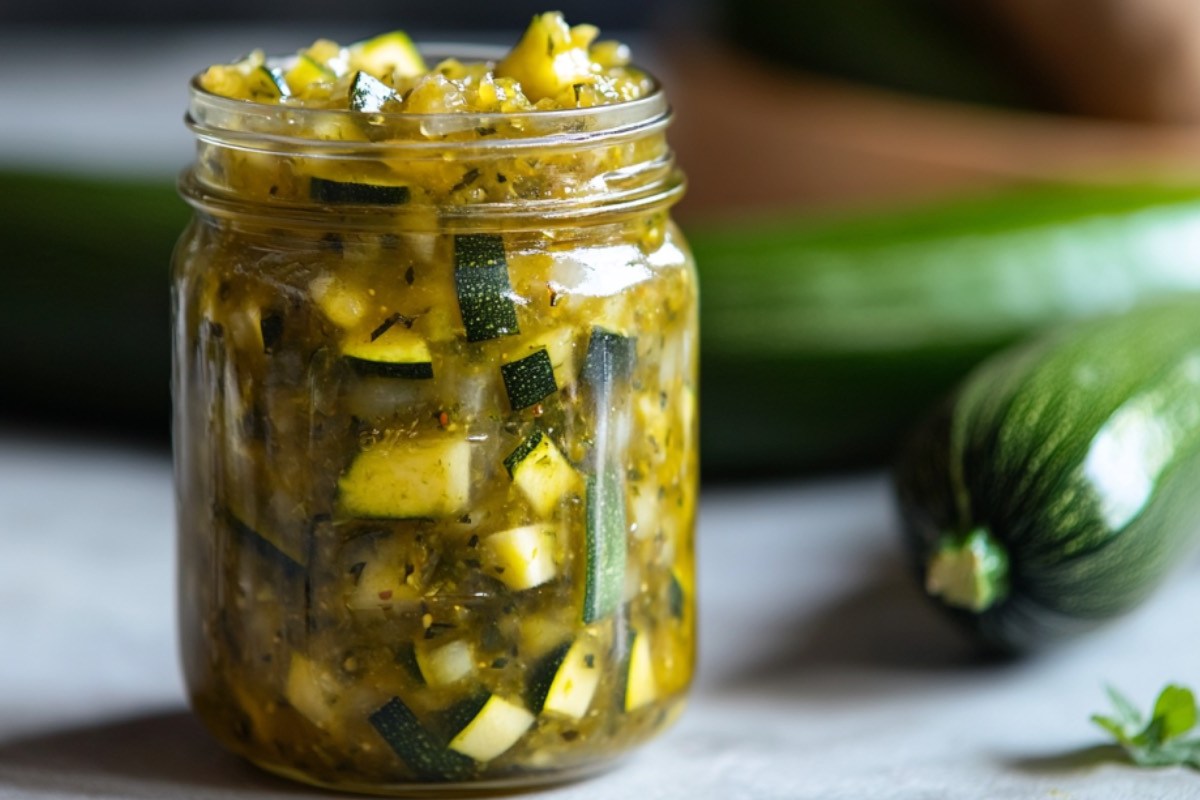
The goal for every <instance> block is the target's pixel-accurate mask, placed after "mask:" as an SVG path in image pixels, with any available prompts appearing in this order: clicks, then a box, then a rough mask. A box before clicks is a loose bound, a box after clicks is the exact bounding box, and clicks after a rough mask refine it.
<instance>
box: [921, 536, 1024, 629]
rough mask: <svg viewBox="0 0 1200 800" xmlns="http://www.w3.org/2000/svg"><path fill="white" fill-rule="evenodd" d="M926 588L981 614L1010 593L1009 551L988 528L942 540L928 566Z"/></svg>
mask: <svg viewBox="0 0 1200 800" xmlns="http://www.w3.org/2000/svg"><path fill="white" fill-rule="evenodd" d="M925 591H926V592H928V593H929V594H930V595H931V596H933V597H937V598H939V599H940V600H941V601H942V602H943V603H945V604H946V605H949V606H953V607H955V608H961V609H965V610H967V611H971V612H973V613H976V614H979V613H982V612H984V611H987V610H988V609H989V608H991V607H992V606H994V605H995V604H996V603H998V602H1000V601H1001V600H1003V599H1004V598H1005V597H1006V596H1007V595H1008V552H1007V551H1006V550H1005V549H1004V545H1002V544H1001V543H1000V542H999V541H998V540H997V539H996V537H994V536H993V535H992V534H991V533H990V532H989V531H988V530H987V529H986V528H975V529H974V530H972V531H970V532H969V533H967V534H965V535H950V536H946V537H944V538H943V539H942V541H941V542H940V543H939V544H938V547H937V549H936V550H935V551H934V553H933V555H932V556H931V557H930V558H929V561H928V562H927V563H926V565H925Z"/></svg>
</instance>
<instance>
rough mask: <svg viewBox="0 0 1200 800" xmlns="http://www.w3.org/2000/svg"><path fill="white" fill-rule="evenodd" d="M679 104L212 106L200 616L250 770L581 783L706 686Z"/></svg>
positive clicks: (232, 731)
mask: <svg viewBox="0 0 1200 800" xmlns="http://www.w3.org/2000/svg"><path fill="white" fill-rule="evenodd" d="M669 120H670V110H669V107H668V105H667V100H666V98H665V97H664V95H663V92H662V91H661V89H655V90H654V91H653V92H651V93H650V94H649V96H646V97H644V98H642V99H639V100H635V101H628V102H623V103H617V104H613V105H607V106H598V107H592V108H584V109H572V110H560V111H535V112H528V113H521V114H471V113H445V114H433V115H412V114H403V113H390V114H374V115H369V114H363V113H357V112H349V111H329V110H314V109H304V108H296V107H287V106H281V105H268V104H261V103H255V102H247V101H241V100H231V99H227V98H223V97H219V96H216V95H213V94H210V93H207V92H206V91H204V90H203V89H201V88H200V87H199V85H198V83H197V82H195V81H194V82H193V84H192V88H191V95H190V105H189V112H188V116H187V122H188V125H189V126H190V128H191V130H192V131H193V132H194V133H195V136H196V142H197V149H196V159H195V162H194V164H193V165H192V166H191V167H190V168H189V169H188V170H187V171H186V172H185V174H184V175H183V177H182V178H181V183H180V187H181V192H182V194H183V197H184V198H185V199H186V200H187V202H188V203H190V204H191V205H192V207H193V208H194V209H195V216H194V219H193V221H192V223H191V225H190V226H189V228H188V230H187V231H186V232H185V233H184V235H183V238H182V240H181V241H180V243H179V246H178V248H177V251H176V255H175V262H174V275H173V306H174V332H173V335H174V375H173V389H174V403H175V417H174V419H175V422H174V443H175V476H176V492H177V498H178V535H179V543H178V552H179V593H180V597H179V611H180V630H181V644H182V655H183V665H184V671H185V674H186V682H187V686H188V690H189V694H190V698H191V702H192V705H193V707H194V709H195V711H196V713H197V714H198V715H199V717H200V718H201V719H202V720H203V722H204V723H205V724H206V726H207V727H208V728H209V729H210V730H211V731H212V733H213V734H214V735H215V736H216V737H217V738H218V739H219V740H220V741H221V742H222V743H223V744H224V745H225V746H226V747H228V748H229V749H230V750H232V751H234V752H235V753H238V754H240V755H242V756H244V757H246V758H247V759H249V760H251V761H252V762H254V763H256V764H258V765H259V766H261V767H263V768H265V769H268V770H270V771H272V772H275V773H278V774H281V775H285V776H288V777H291V778H295V779H298V780H301V781H304V782H307V783H311V784H317V785H321V786H326V787H332V788H337V789H346V790H356V791H364V792H373V793H396V794H404V793H418V792H419V793H429V792H431V791H436V790H438V789H459V790H461V789H462V788H463V786H464V785H469V786H470V787H471V788H484V787H493V788H507V787H520V786H527V785H534V784H541V783H548V782H557V781H561V780H565V779H570V778H573V777H577V776H580V775H583V774H587V773H590V772H592V771H595V770H597V769H600V768H602V767H604V766H606V765H608V764H610V763H611V762H612V761H613V760H614V759H615V758H616V757H618V756H620V755H621V754H623V753H626V752H628V751H629V750H630V749H631V748H633V747H635V746H636V745H638V744H639V743H641V742H643V741H646V740H647V739H648V738H650V737H651V736H653V735H654V734H656V733H657V732H659V731H661V730H662V729H663V728H664V727H665V726H667V725H668V724H669V723H670V722H671V721H672V720H673V719H674V718H675V717H676V715H677V713H678V712H679V711H680V710H681V708H682V705H683V702H684V696H685V694H686V691H687V688H688V684H689V682H690V681H691V677H692V671H693V664H694V657H695V638H694V636H695V611H694V609H695V606H694V602H693V598H694V583H693V563H694V555H693V554H694V550H693V528H694V518H695V511H696V499H697V450H696V441H697V437H696V430H697V416H696V363H697V359H696V355H697V354H696V346H697V345H696V342H697V339H696V324H697V323H696V310H697V296H696V291H697V287H696V274H695V270H694V265H693V263H692V259H691V256H690V254H689V252H688V248H687V245H686V244H685V242H684V240H683V238H682V236H681V235H680V232H679V230H678V229H677V228H676V226H675V225H674V224H673V223H672V221H671V219H670V217H669V210H670V208H671V206H672V204H673V203H675V202H676V200H678V199H679V197H680V194H681V193H682V191H683V185H684V182H683V178H682V176H681V174H680V172H679V171H678V169H677V168H676V166H675V164H674V161H673V158H672V155H671V150H670V148H669V147H668V145H667V140H666V136H665V131H666V128H667V124H668V122H669Z"/></svg>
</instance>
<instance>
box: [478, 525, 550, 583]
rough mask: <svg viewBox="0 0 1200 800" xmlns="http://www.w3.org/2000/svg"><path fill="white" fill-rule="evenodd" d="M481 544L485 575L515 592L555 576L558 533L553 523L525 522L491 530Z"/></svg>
mask: <svg viewBox="0 0 1200 800" xmlns="http://www.w3.org/2000/svg"><path fill="white" fill-rule="evenodd" d="M480 547H481V549H482V551H483V556H484V564H485V566H486V569H487V572H488V574H489V575H494V576H495V577H497V578H499V579H500V580H501V581H503V582H504V584H505V585H507V586H508V587H509V588H510V589H513V590H514V591H518V592H519V591H521V590H523V589H532V588H533V587H535V586H541V585H542V584H543V583H546V582H547V581H550V580H553V579H554V578H555V576H557V575H558V565H557V564H556V563H555V561H554V554H555V550H557V548H558V533H557V531H556V530H555V529H554V527H553V526H550V525H525V526H523V527H520V528H512V529H511V530H507V531H500V532H499V533H493V534H492V535H490V536H488V537H487V538H485V539H484V540H483V542H482V544H481V545H480Z"/></svg>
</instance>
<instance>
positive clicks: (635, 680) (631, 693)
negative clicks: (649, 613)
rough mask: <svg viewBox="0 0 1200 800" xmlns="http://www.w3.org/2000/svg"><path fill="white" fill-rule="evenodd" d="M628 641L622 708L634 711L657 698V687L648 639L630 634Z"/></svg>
mask: <svg viewBox="0 0 1200 800" xmlns="http://www.w3.org/2000/svg"><path fill="white" fill-rule="evenodd" d="M630 640H631V641H630V645H629V662H628V667H627V669H626V672H625V699H624V707H625V710H626V711H636V710H637V709H639V708H641V707H642V706H644V705H646V704H647V703H650V702H653V701H654V700H655V698H657V697H658V686H657V684H656V682H655V680H654V662H653V661H651V660H650V659H651V655H650V637H649V636H647V635H646V634H645V633H641V632H631V635H630Z"/></svg>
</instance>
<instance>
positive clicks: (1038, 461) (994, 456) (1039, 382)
mask: <svg viewBox="0 0 1200 800" xmlns="http://www.w3.org/2000/svg"><path fill="white" fill-rule="evenodd" d="M896 484H897V495H898V499H899V505H900V509H901V512H902V515H903V518H904V524H905V530H906V533H907V539H908V544H909V546H910V548H911V552H912V554H913V556H914V558H915V561H916V566H917V571H918V573H919V577H920V579H921V583H922V585H923V586H924V587H925V589H926V591H927V592H928V593H929V594H930V595H931V596H932V597H933V598H934V599H935V600H936V602H937V604H938V605H940V606H942V607H943V608H946V609H947V610H949V611H950V612H951V613H952V614H953V615H954V616H955V617H956V618H958V619H959V620H961V621H962V622H964V623H966V624H967V625H969V626H970V628H971V629H973V630H974V631H975V632H976V633H977V634H978V636H979V637H980V639H981V640H982V641H983V642H984V643H986V644H987V645H990V646H992V647H994V648H998V649H1001V650H1008V651H1021V650H1027V649H1032V648H1035V647H1037V646H1039V645H1042V644H1046V643H1050V642H1053V641H1055V640H1058V639H1062V638H1065V637H1067V636H1070V635H1072V634H1075V633H1077V632H1081V631H1084V630H1087V629H1089V628H1092V627H1095V626H1097V625H1099V624H1101V623H1103V622H1104V621H1106V620H1108V619H1111V618H1113V617H1115V616H1117V615H1119V614H1121V613H1123V612H1125V611H1128V610H1129V609H1131V608H1133V607H1134V606H1135V605H1137V604H1138V603H1139V602H1140V601H1141V600H1143V599H1144V598H1146V597H1147V596H1148V595H1149V594H1150V593H1151V592H1152V591H1153V590H1154V588H1155V587H1156V586H1157V585H1158V584H1159V583H1160V582H1161V580H1162V578H1163V577H1164V576H1165V575H1166V574H1167V572H1168V571H1169V570H1170V568H1171V567H1172V566H1173V565H1175V564H1177V563H1179V561H1180V560H1181V556H1182V555H1183V554H1184V553H1185V552H1186V550H1187V549H1188V547H1189V546H1190V545H1191V544H1192V543H1193V542H1194V541H1195V540H1196V539H1197V536H1196V534H1197V531H1198V530H1200V491H1197V486H1198V485H1200V296H1189V297H1186V298H1181V299H1178V300H1175V301H1172V302H1170V303H1166V304H1160V305H1152V306H1146V307H1143V308H1140V309H1137V310H1134V311H1132V312H1128V313H1126V314H1124V315H1121V316H1114V317H1106V318H1101V319H1095V320H1090V321H1087V322H1081V323H1075V324H1074V325H1072V326H1067V327H1065V328H1062V329H1060V330H1058V331H1056V332H1053V333H1051V334H1047V335H1045V336H1043V337H1041V338H1038V339H1035V340H1034V341H1032V342H1030V343H1028V344H1026V345H1024V346H1020V347H1018V348H1016V349H1013V350H1010V351H1007V352H1005V353H1003V354H1001V355H999V356H997V357H995V358H993V359H991V360H989V361H987V362H986V363H985V364H983V365H982V366H980V368H979V369H978V370H977V371H975V372H974V373H973V374H972V375H971V376H970V377H969V378H968V379H967V380H966V381H965V382H964V383H963V385H962V386H961V387H960V389H959V391H958V392H957V393H956V394H955V395H954V396H953V397H952V398H951V399H950V401H948V402H947V403H946V404H945V405H944V406H943V407H942V408H941V409H940V410H939V411H937V412H936V413H935V414H934V415H933V416H932V417H931V419H930V420H929V421H928V422H927V424H926V425H925V427H923V428H922V429H921V430H920V431H919V433H918V434H917V435H916V437H915V438H914V439H913V441H912V443H911V446H909V447H908V448H907V449H906V450H905V452H904V454H903V456H902V458H901V460H900V461H899V463H898V465H897V471H896Z"/></svg>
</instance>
